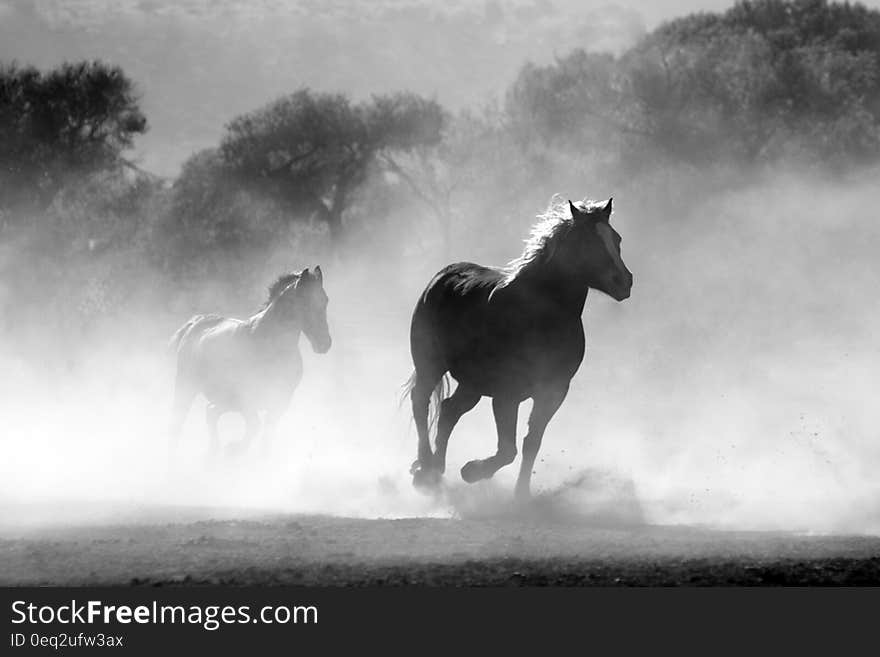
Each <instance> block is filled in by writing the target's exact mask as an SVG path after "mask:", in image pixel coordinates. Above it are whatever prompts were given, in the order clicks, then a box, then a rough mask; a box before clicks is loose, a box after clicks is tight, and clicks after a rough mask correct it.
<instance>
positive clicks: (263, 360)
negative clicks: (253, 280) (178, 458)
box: [171, 267, 331, 454]
mask: <svg viewBox="0 0 880 657" xmlns="http://www.w3.org/2000/svg"><path fill="white" fill-rule="evenodd" d="M323 283H324V277H323V274H322V273H321V268H320V267H315V271H314V272H309V270H308V269H305V270H303V271H301V272H296V273H291V274H284V275H282V276H280V277H279V278H278V280H276V281H275V282H274V283H273V284H272V286H271V287H270V288H269V299H268V300H267V301H266V303H265V304H264V305H263V307H262V308H261V309H260V310H259V312H257V313H256V314H255V315H253V316H252V317H251V318H250V319H247V320H241V319H231V318H228V317H221V316H219V315H196V316H194V317H193V318H192V319H190V320H189V321H188V322H187V323H186V324H184V325H183V326H181V327H180V329H178V331H177V332H176V333H175V334H174V337H172V338H171V343H172V345H173V346H174V347H176V349H177V378H176V381H175V389H174V411H173V417H172V422H171V436H172V447H173V446H174V445H176V443H177V439H178V436H179V435H180V429H181V427H182V425H183V421H184V419H185V418H186V414H187V412H188V411H189V407H190V405H191V404H192V402H193V399H194V398H195V396H196V395H197V394H198V393H200V392H201V393H202V394H204V396H205V397H206V398H207V399H208V409H207V422H208V431H209V433H210V436H211V445H210V447H211V453H212V454H214V453H216V451H217V448H218V446H219V444H218V438H217V423H218V420H219V419H220V416H221V415H222V414H223V413H226V412H228V411H235V412H238V413H241V414H242V415H243V416H244V419H245V427H246V428H245V437H244V439H243V440H242V441H240V442H239V443H236V444H234V445H235V447H234V448H233V451H238V450H243V449H246V448H247V447H248V446H249V444H250V441H251V440H252V439H253V437H254V435H255V434H256V433H257V432H258V431H259V425H260V412H262V411H265V413H266V417H265V426H264V430H263V446H264V448H266V449H268V445H269V440H270V439H271V436H272V433H273V431H274V428H275V425H276V423H277V422H278V419H279V417H280V416H281V414H282V413H283V412H284V410H285V409H286V408H287V406H288V404H289V403H290V398H291V396H292V395H293V391H294V390H295V389H296V387H297V385H299V382H300V379H301V378H302V372H303V367H302V357H301V356H300V353H299V336H300V332H302V333H305V334H306V337H308V339H309V341H310V342H311V344H312V349H314V350H315V352H316V353H319V354H323V353H326V352H327V350H328V349H330V342H331V340H330V332H329V329H328V327H327V294H326V293H325V292H324V285H323Z"/></svg>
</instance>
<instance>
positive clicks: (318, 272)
mask: <svg viewBox="0 0 880 657" xmlns="http://www.w3.org/2000/svg"><path fill="white" fill-rule="evenodd" d="M315 278H317V279H318V282H319V283H321V284H322V285H323V283H324V272H322V271H321V265H317V266H316V267H315Z"/></svg>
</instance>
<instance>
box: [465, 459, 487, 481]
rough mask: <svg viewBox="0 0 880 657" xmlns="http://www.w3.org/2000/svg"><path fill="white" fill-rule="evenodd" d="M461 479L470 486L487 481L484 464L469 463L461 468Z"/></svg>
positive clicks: (477, 462)
mask: <svg viewBox="0 0 880 657" xmlns="http://www.w3.org/2000/svg"><path fill="white" fill-rule="evenodd" d="M461 478H462V479H464V480H465V482H467V483H469V484H472V483H474V482H476V481H479V480H480V479H485V477H484V476H483V464H482V463H480V462H479V461H468V462H467V463H465V464H464V465H463V466H462V467H461Z"/></svg>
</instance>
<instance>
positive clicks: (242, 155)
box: [220, 89, 445, 243]
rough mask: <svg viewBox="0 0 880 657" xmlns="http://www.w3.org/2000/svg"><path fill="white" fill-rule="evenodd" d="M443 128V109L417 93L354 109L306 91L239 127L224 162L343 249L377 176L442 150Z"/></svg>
mask: <svg viewBox="0 0 880 657" xmlns="http://www.w3.org/2000/svg"><path fill="white" fill-rule="evenodd" d="M444 122H445V112H444V110H443V108H442V107H441V106H440V105H439V104H438V103H436V102H435V101H433V100H426V99H424V98H421V97H419V96H417V95H415V94H410V93H399V94H395V95H390V96H374V97H373V98H372V99H371V100H370V101H368V102H363V103H359V104H353V103H352V102H351V101H350V100H349V99H348V98H346V97H345V96H344V95H341V94H324V93H314V92H312V91H310V90H308V89H302V90H300V91H297V92H296V93H293V94H291V95H289V96H286V97H284V98H281V99H279V100H277V101H275V102H273V103H271V104H269V105H267V106H266V107H264V108H261V109H259V110H257V111H255V112H252V113H250V114H246V115H244V116H241V117H238V118H236V119H235V120H233V121H232V122H231V123H230V124H229V125H228V126H227V129H226V135H225V137H224V138H223V141H222V143H221V145H220V155H221V157H222V160H223V163H224V166H225V167H226V168H227V169H228V170H229V171H230V172H231V173H232V174H234V176H235V177H236V178H237V179H238V180H239V181H240V182H242V183H243V184H245V185H246V186H249V187H250V188H252V189H255V190H258V191H260V192H263V193H267V194H269V195H270V196H271V197H273V198H275V199H278V200H279V201H281V202H282V203H283V204H284V205H285V206H286V207H287V208H289V209H290V210H291V211H292V212H293V213H295V214H296V215H297V216H302V217H314V218H317V219H318V220H319V221H321V222H323V223H324V224H325V225H326V226H327V228H328V230H329V232H330V236H331V239H332V240H333V242H334V243H338V242H339V240H340V238H341V237H342V234H343V214H344V213H345V210H346V209H347V208H348V207H349V205H350V204H351V202H352V199H353V195H354V193H355V192H356V190H357V189H358V187H359V186H360V185H362V184H363V182H364V181H365V180H366V178H367V176H368V173H369V171H370V169H371V168H372V167H374V166H376V165H381V164H382V163H383V162H384V163H386V164H387V163H388V162H389V161H391V160H389V158H391V159H393V157H394V154H395V153H406V152H411V151H413V150H414V149H416V148H418V147H420V146H424V145H428V144H435V143H438V142H439V141H440V140H441V137H442V130H443V125H444Z"/></svg>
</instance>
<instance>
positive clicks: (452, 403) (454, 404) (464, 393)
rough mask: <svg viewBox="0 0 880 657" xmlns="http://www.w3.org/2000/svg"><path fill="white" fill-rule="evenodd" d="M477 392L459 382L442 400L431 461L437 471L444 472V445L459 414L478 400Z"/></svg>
mask: <svg viewBox="0 0 880 657" xmlns="http://www.w3.org/2000/svg"><path fill="white" fill-rule="evenodd" d="M481 397H482V395H480V393H479V392H477V391H476V390H473V389H472V388H468V387H467V386H466V385H463V384H461V383H460V384H459V385H458V387H457V388H456V389H455V392H454V393H453V394H452V395H450V396H449V397H447V398H446V399H444V400H443V402H442V404H441V405H440V419H439V420H438V422H437V438H436V440H435V443H434V460H433V462H432V463H431V467H433V468H434V469H435V470H436V471H437V472H439V473H440V474H443V473H444V472H446V446H447V445H448V444H449V436H450V435H451V434H452V430H453V429H454V428H455V425H456V424H457V423H458V421H459V420H460V419H461V416H462V415H464V414H465V413H467V412H468V411H469V410H471V409H472V408H473V407H474V406H476V405H477V402H479V401H480V398H481Z"/></svg>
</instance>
